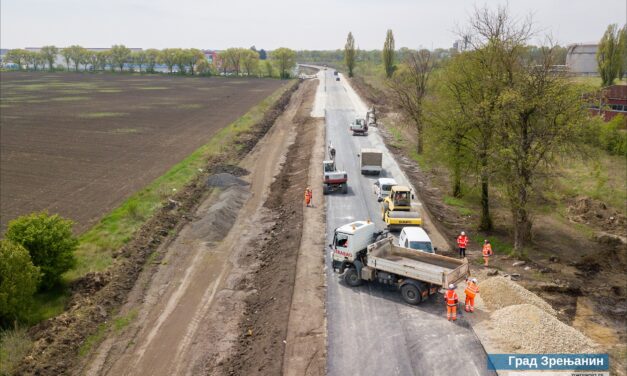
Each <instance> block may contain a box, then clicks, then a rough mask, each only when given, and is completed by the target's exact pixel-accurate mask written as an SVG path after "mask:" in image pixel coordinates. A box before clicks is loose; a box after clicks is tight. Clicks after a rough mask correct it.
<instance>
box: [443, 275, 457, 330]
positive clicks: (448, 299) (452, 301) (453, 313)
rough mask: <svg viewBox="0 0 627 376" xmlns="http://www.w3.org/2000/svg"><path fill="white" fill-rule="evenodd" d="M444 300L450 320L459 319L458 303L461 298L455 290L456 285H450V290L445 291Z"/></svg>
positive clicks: (447, 316)
mask: <svg viewBox="0 0 627 376" xmlns="http://www.w3.org/2000/svg"><path fill="white" fill-rule="evenodd" d="M444 302H445V303H446V318H447V320H448V321H451V320H453V321H455V320H457V303H459V298H458V297H457V293H456V292H455V285H454V284H452V283H451V284H450V285H448V290H446V292H445V293H444Z"/></svg>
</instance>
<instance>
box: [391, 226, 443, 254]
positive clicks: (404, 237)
mask: <svg viewBox="0 0 627 376" xmlns="http://www.w3.org/2000/svg"><path fill="white" fill-rule="evenodd" d="M398 245H399V246H400V247H404V248H409V249H415V250H417V251H421V252H426V253H435V251H437V250H438V249H437V248H436V247H434V246H433V244H431V239H430V238H429V235H427V233H426V232H425V230H424V229H423V228H422V227H403V229H402V230H401V234H400V235H399V237H398Z"/></svg>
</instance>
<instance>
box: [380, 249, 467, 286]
mask: <svg viewBox="0 0 627 376" xmlns="http://www.w3.org/2000/svg"><path fill="white" fill-rule="evenodd" d="M392 240H393V238H392V237H388V238H386V239H383V240H380V241H378V242H376V243H374V244H371V245H369V246H368V266H369V267H371V268H374V269H377V270H381V271H384V272H388V273H393V274H396V275H399V276H404V277H408V278H412V279H415V280H419V281H423V282H428V283H431V284H434V285H440V286H448V285H449V284H451V283H457V282H459V281H460V280H462V279H464V278H466V277H467V276H468V275H469V274H470V269H469V266H468V261H467V260H466V259H464V260H459V259H455V258H452V257H446V256H441V255H436V254H432V253H425V252H420V251H416V250H410V249H407V248H403V247H398V246H396V245H394V243H393V241H392Z"/></svg>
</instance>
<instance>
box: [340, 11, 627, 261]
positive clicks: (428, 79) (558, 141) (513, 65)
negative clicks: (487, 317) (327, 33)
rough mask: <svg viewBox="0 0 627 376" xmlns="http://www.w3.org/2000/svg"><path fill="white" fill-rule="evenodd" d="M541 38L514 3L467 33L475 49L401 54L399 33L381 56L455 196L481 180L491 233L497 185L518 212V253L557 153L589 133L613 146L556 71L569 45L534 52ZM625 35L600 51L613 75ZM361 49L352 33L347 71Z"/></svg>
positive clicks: (394, 90)
mask: <svg viewBox="0 0 627 376" xmlns="http://www.w3.org/2000/svg"><path fill="white" fill-rule="evenodd" d="M623 30H624V29H623ZM534 32H535V31H534V30H533V28H532V20H531V18H528V19H524V20H516V19H514V18H513V17H512V16H511V15H510V14H509V11H508V9H507V8H506V7H499V8H498V9H496V10H491V9H489V8H487V7H483V8H477V9H475V11H474V13H473V14H472V15H471V17H470V19H469V22H468V24H467V26H466V27H465V28H464V29H460V31H459V34H460V37H462V38H465V40H466V41H467V42H468V45H469V48H468V49H466V50H465V51H462V52H455V53H454V54H452V55H451V56H450V57H449V58H446V59H438V58H435V57H434V56H433V53H432V52H431V51H428V50H419V51H415V50H413V51H412V50H410V51H405V52H404V53H403V56H402V58H399V56H398V51H397V50H396V49H395V46H394V34H393V32H392V30H388V31H387V33H386V37H385V40H384V45H383V48H382V50H381V51H380V54H381V59H380V61H381V66H382V69H381V71H382V74H384V76H385V85H386V86H387V89H388V91H389V93H391V98H392V102H393V105H394V106H395V107H396V108H398V109H399V110H400V112H401V113H402V114H403V115H404V118H405V121H406V124H407V125H408V126H410V127H411V129H412V130H413V131H414V132H415V135H416V139H417V142H416V149H415V153H416V154H417V155H421V154H423V152H424V145H425V144H427V143H429V145H430V146H431V147H430V149H429V150H433V151H436V152H437V153H438V156H441V160H442V161H444V162H445V164H446V166H447V168H448V169H449V171H450V176H451V192H452V193H451V194H452V196H454V197H458V198H459V197H461V196H462V195H464V194H465V189H464V187H466V186H468V185H471V184H473V182H474V181H476V182H477V183H478V186H479V191H480V197H479V201H480V206H481V213H480V220H479V225H478V227H479V229H480V230H482V231H486V232H489V231H491V230H493V227H494V224H493V220H492V215H491V212H490V206H491V201H492V198H491V191H492V189H491V187H493V186H498V187H499V188H500V189H501V190H502V191H503V192H504V196H505V197H506V199H507V203H508V206H509V211H510V213H511V224H512V228H513V238H514V244H513V245H514V250H515V251H516V252H522V250H523V248H524V247H525V246H526V245H527V244H528V243H529V241H530V240H531V235H532V225H533V220H532V215H531V205H530V203H531V202H532V198H533V197H534V193H535V192H534V188H535V187H536V186H537V185H538V183H539V182H541V181H546V180H547V179H549V176H550V174H549V172H550V167H551V166H552V165H553V164H554V163H556V161H557V158H558V156H559V155H561V154H563V153H564V152H566V151H568V150H576V148H577V147H578V145H579V144H580V143H581V142H584V141H585V138H586V137H592V138H596V139H597V140H598V141H597V142H599V143H600V142H606V143H607V142H608V141H606V140H605V139H607V137H605V136H604V135H598V136H597V135H596V134H594V135H593V136H590V127H589V125H590V119H589V117H588V116H587V111H586V106H585V103H584V100H583V98H582V90H581V88H580V86H579V85H577V84H576V83H574V82H573V81H572V80H571V79H570V78H569V77H568V75H567V72H565V71H564V70H563V69H559V67H558V66H559V65H563V63H564V59H565V49H564V48H563V47H560V46H557V45H555V44H551V43H547V45H545V46H540V47H535V46H530V45H529V41H530V40H531V37H532V35H534ZM621 35H624V31H617V30H616V28H615V27H614V28H610V29H608V32H607V33H606V36H604V40H608V42H605V43H606V44H609V46H610V47H607V49H606V47H604V40H602V41H601V43H600V48H599V51H610V52H605V53H604V52H600V53H601V54H603V56H604V58H606V59H614V60H612V62H608V63H605V64H606V65H607V66H608V67H609V68H608V69H614V70H615V72H616V73H612V74H613V75H614V76H613V77H616V76H617V75H618V74H619V73H618V72H619V70H620V68H619V67H620V66H621V64H622V60H620V59H619V58H618V57H616V56H617V55H620V54H622V56H624V55H625V54H624V50H622V51H623V52H620V51H621V48H622V47H621V44H620V43H621V42H620V38H621ZM623 38H624V37H623ZM354 45H355V38H354V36H353V34H352V33H349V35H348V37H347V41H346V44H345V49H344V64H345V66H346V68H347V70H348V72H349V75H351V74H352V72H353V71H354V69H355V59H356V56H357V55H358V51H355V48H354ZM608 56H611V57H608ZM599 68H600V71H602V69H601V68H602V67H601V66H600V67H599ZM612 74H609V76H610V77H612ZM602 75H603V73H602ZM604 82H606V81H605V80H604ZM607 82H611V80H610V79H608V80H607ZM623 121H624V120H623ZM612 129H613V128H612ZM586 135H587V136H586ZM624 138H625V136H624V135H623V136H622V139H624ZM609 142H611V143H612V145H611V147H612V148H614V149H616V148H621V146H620V145H618V146H616V143H615V142H614V141H613V139H610V141H609ZM624 143H625V142H624V140H623V144H624ZM621 145H622V144H621Z"/></svg>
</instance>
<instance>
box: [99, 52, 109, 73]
mask: <svg viewBox="0 0 627 376" xmlns="http://www.w3.org/2000/svg"><path fill="white" fill-rule="evenodd" d="M96 56H97V57H98V69H100V70H102V71H104V70H105V69H107V65H110V66H111V67H112V68H111V70H113V65H112V64H111V52H110V51H98V52H97V53H96Z"/></svg>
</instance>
